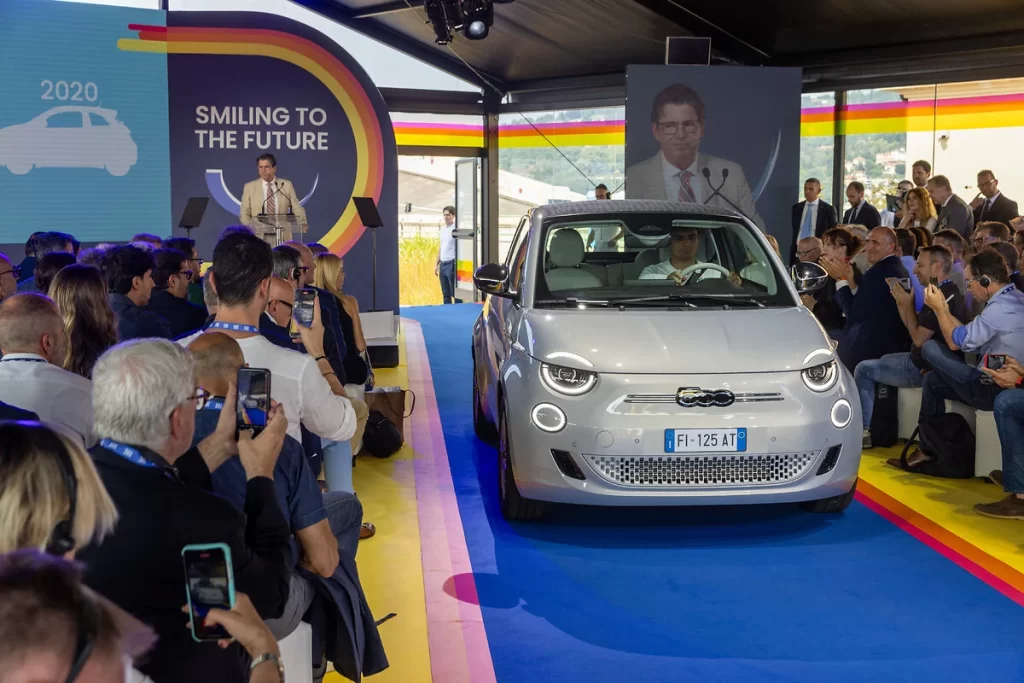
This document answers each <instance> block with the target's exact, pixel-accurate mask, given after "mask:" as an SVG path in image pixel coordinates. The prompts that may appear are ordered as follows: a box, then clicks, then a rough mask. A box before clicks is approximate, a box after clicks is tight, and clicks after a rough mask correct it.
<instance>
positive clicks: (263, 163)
mask: <svg viewBox="0 0 1024 683" xmlns="http://www.w3.org/2000/svg"><path fill="white" fill-rule="evenodd" d="M257 169H258V170H259V172H260V179H262V180H265V181H267V182H268V183H269V182H270V181H271V180H273V179H274V174H275V173H276V172H277V167H276V166H274V165H272V164H271V163H270V161H269V160H268V159H260V161H259V166H258V167H257Z"/></svg>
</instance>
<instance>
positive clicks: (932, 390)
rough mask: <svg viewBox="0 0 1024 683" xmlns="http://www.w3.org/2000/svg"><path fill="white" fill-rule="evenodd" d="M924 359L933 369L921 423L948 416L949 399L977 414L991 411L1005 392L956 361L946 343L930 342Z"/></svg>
mask: <svg viewBox="0 0 1024 683" xmlns="http://www.w3.org/2000/svg"><path fill="white" fill-rule="evenodd" d="M921 355H922V356H923V357H924V359H925V361H926V362H927V363H928V365H929V366H930V367H931V368H932V371H931V372H929V373H928V374H927V375H925V377H924V383H923V384H922V388H923V389H924V391H922V393H921V414H920V421H924V419H925V418H928V417H935V416H936V415H942V414H944V413H945V412H946V399H950V400H952V401H959V402H960V403H963V404H964V405H967V406H970V407H971V408H974V409H975V410H992V407H993V405H994V403H995V400H996V397H997V396H998V395H999V393H1000V392H1001V391H1002V389H1000V388H999V387H998V386H996V385H995V384H984V383H982V381H981V380H982V378H983V377H984V378H986V379H987V376H986V375H985V373H983V372H982V371H981V370H979V369H977V368H975V367H973V366H970V365H968V364H967V363H965V362H963V361H962V360H961V359H959V358H957V357H956V356H955V355H954V354H953V352H952V351H950V350H949V347H948V346H946V342H945V341H941V342H940V341H938V340H935V339H930V340H928V341H927V342H925V345H924V346H922V347H921Z"/></svg>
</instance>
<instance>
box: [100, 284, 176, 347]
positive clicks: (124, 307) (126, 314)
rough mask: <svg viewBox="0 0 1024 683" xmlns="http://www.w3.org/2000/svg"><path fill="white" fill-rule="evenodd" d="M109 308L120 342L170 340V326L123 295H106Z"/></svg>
mask: <svg viewBox="0 0 1024 683" xmlns="http://www.w3.org/2000/svg"><path fill="white" fill-rule="evenodd" d="M107 300H108V301H110V307H111V308H112V309H114V313H116V314H117V335H118V336H119V337H120V338H121V341H127V340H128V339H140V338H145V337H159V338H161V339H171V338H172V337H173V336H174V335H172V334H171V324H170V323H169V322H167V321H166V320H164V319H163V318H161V317H160V316H158V315H154V314H153V313H150V312H149V311H147V310H146V309H145V308H140V307H139V306H136V305H135V302H133V301H132V300H131V299H129V298H128V297H126V296H125V295H124V294H108V295H107Z"/></svg>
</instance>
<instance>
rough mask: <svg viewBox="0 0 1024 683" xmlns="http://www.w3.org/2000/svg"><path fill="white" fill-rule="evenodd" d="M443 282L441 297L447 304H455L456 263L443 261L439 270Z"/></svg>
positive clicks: (439, 276)
mask: <svg viewBox="0 0 1024 683" xmlns="http://www.w3.org/2000/svg"><path fill="white" fill-rule="evenodd" d="M437 276H438V278H440V280H441V296H443V297H444V302H445V303H446V304H452V303H455V261H441V265H440V268H439V269H438V274H437Z"/></svg>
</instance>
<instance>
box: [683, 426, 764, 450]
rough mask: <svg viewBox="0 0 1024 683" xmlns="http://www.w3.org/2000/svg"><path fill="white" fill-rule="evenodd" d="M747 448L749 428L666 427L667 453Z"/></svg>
mask: <svg viewBox="0 0 1024 683" xmlns="http://www.w3.org/2000/svg"><path fill="white" fill-rule="evenodd" d="M746 450H747V430H746V429H745V428H743V427H739V428H736V429H666V430H665V452H666V453H743V452H745V451H746Z"/></svg>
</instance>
